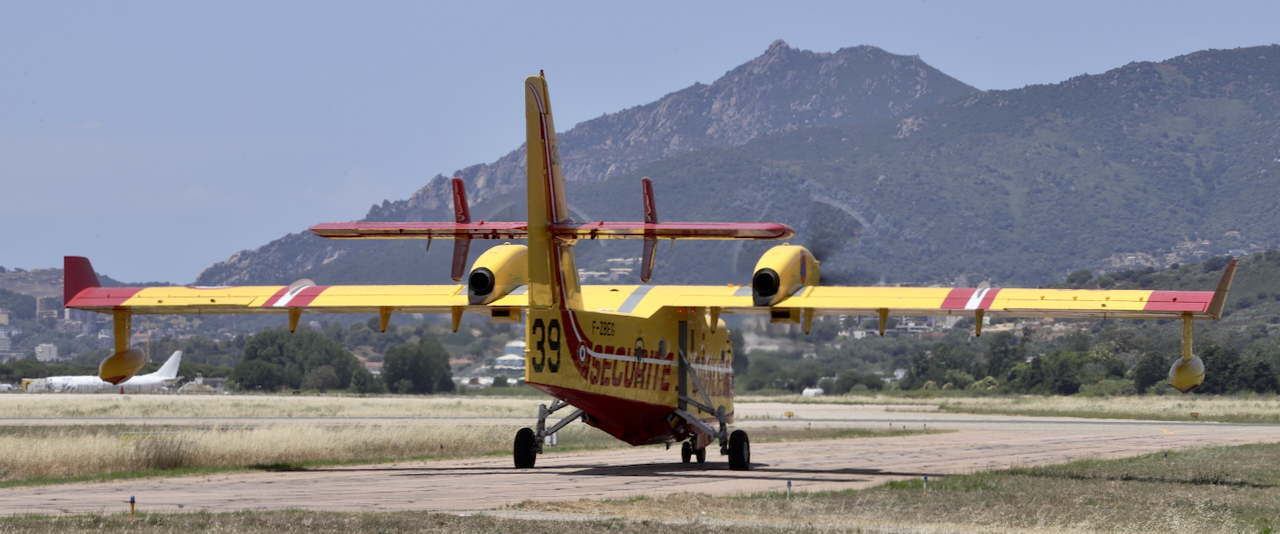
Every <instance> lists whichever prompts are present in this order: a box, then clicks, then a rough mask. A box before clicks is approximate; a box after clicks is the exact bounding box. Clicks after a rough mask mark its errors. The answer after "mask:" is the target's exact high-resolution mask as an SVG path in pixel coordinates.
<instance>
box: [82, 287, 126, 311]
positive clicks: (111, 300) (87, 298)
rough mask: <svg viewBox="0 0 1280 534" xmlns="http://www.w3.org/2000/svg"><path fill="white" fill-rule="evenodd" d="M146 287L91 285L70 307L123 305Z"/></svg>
mask: <svg viewBox="0 0 1280 534" xmlns="http://www.w3.org/2000/svg"><path fill="white" fill-rule="evenodd" d="M143 289H145V288H141V287H91V288H88V289H84V290H82V291H80V293H79V294H78V295H76V296H75V298H73V299H71V302H68V303H66V307H68V308H92V307H102V306H122V305H124V303H125V301H128V300H129V299H131V298H133V296H134V295H137V294H138V292H140V291H142V290H143Z"/></svg>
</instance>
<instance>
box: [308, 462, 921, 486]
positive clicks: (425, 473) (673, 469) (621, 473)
mask: <svg viewBox="0 0 1280 534" xmlns="http://www.w3.org/2000/svg"><path fill="white" fill-rule="evenodd" d="M289 471H308V472H313V473H317V474H319V473H326V472H366V473H387V475H388V476H410V477H430V476H438V475H461V474H483V473H493V474H498V473H502V474H523V473H528V474H531V475H532V474H537V475H555V476H607V477H670V476H680V475H686V474H692V473H697V474H698V476H699V477H702V478H724V479H742V478H769V479H788V480H794V481H806V482H832V481H833V480H835V479H833V478H832V477H849V476H853V477H863V478H857V479H853V480H850V479H848V478H841V479H839V480H840V481H843V482H860V481H866V480H869V478H866V477H922V476H925V475H928V476H930V477H942V476H945V474H943V473H924V472H903V471H885V470H882V469H866V468H834V469H804V468H781V467H771V466H770V465H769V464H752V465H751V470H750V471H731V470H730V469H729V466H728V465H727V464H719V463H707V464H696V463H691V464H683V463H662V464H641V465H626V466H605V465H598V464H597V465H573V464H570V465H556V466H549V467H544V468H534V469H530V470H525V469H514V468H510V467H486V466H458V467H387V468H377V467H370V468H360V467H339V468H320V469H289Z"/></svg>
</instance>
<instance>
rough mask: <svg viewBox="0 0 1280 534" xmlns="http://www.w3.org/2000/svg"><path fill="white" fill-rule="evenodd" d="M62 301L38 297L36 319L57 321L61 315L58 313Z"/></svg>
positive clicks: (54, 298) (55, 298)
mask: <svg viewBox="0 0 1280 534" xmlns="http://www.w3.org/2000/svg"><path fill="white" fill-rule="evenodd" d="M60 300H61V299H59V298H57V297H36V319H57V318H58V316H59V315H61V314H60V313H58V310H59V309H60V308H61V307H62V302H60Z"/></svg>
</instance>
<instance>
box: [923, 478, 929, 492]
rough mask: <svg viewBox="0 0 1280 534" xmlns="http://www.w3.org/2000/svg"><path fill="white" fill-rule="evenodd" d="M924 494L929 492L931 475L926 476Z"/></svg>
mask: <svg viewBox="0 0 1280 534" xmlns="http://www.w3.org/2000/svg"><path fill="white" fill-rule="evenodd" d="M924 494H925V495H928V494H929V475H925V476H924Z"/></svg>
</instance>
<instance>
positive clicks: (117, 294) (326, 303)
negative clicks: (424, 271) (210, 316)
mask: <svg viewBox="0 0 1280 534" xmlns="http://www.w3.org/2000/svg"><path fill="white" fill-rule="evenodd" d="M66 306H67V307H68V308H76V309H80V310H90V311H97V312H107V313H109V312H112V311H116V310H128V311H130V312H132V313H135V314H202V313H288V312H289V310H290V309H303V310H305V311H307V312H308V313H378V312H379V311H380V309H381V308H386V307H390V308H393V309H394V310H395V311H397V312H407V313H431V312H446V311H449V310H450V309H451V308H453V307H456V306H464V307H470V306H468V303H467V293H466V286H463V285H422V286H372V285H370V286H320V285H301V286H298V285H295V286H292V287H291V286H243V287H178V286H175V287H145V288H143V287H89V288H84V289H81V290H80V291H78V292H77V293H76V294H75V295H74V296H71V298H69V299H67V301H66ZM476 308H484V306H477V307H476Z"/></svg>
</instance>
